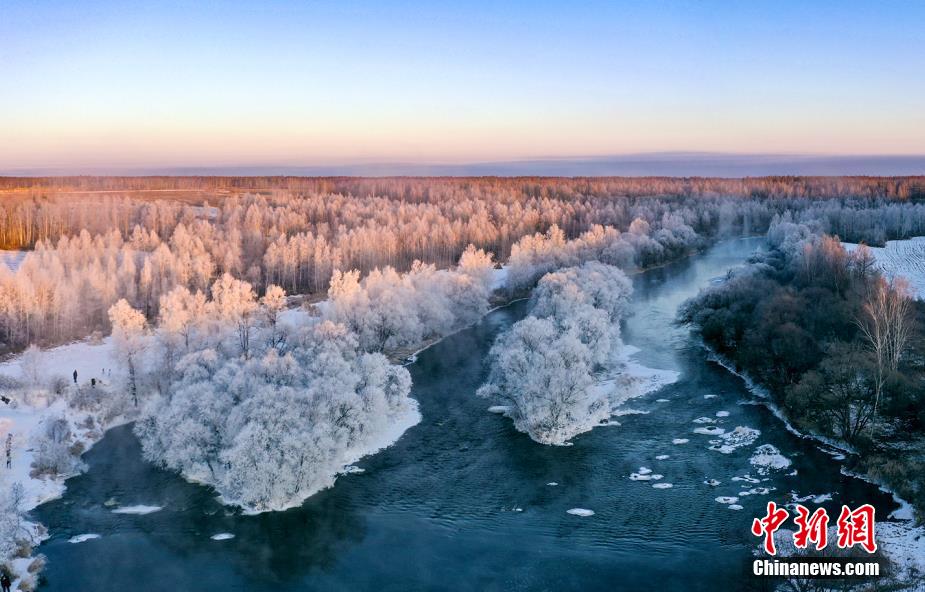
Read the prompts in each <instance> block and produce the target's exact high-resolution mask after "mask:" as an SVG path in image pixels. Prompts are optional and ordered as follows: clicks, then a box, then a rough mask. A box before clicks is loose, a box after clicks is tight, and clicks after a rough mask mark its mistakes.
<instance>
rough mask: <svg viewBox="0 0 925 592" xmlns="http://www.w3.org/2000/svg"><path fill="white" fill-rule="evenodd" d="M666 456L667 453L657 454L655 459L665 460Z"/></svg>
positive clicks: (667, 456)
mask: <svg viewBox="0 0 925 592" xmlns="http://www.w3.org/2000/svg"><path fill="white" fill-rule="evenodd" d="M666 458H670V457H669V455H667V454H659V455H658V456H656V457H655V460H665V459H666Z"/></svg>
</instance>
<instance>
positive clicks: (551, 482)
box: [546, 481, 558, 487]
mask: <svg viewBox="0 0 925 592" xmlns="http://www.w3.org/2000/svg"><path fill="white" fill-rule="evenodd" d="M546 485H548V486H550V487H555V486H557V485H558V483H556V482H555V481H550V482H549V483H547V484H546Z"/></svg>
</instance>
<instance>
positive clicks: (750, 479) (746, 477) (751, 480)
mask: <svg viewBox="0 0 925 592" xmlns="http://www.w3.org/2000/svg"><path fill="white" fill-rule="evenodd" d="M732 480H733V481H745V482H746V483H761V480H760V479H755V478H754V477H752V476H751V475H749V474H748V473H746V474H744V475H742V476H741V477H733V478H732Z"/></svg>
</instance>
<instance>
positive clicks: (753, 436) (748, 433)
mask: <svg viewBox="0 0 925 592" xmlns="http://www.w3.org/2000/svg"><path fill="white" fill-rule="evenodd" d="M760 435H761V432H760V431H759V430H756V429H755V428H748V427H745V426H736V428H735V429H734V430H732V431H730V432H726V433H725V434H722V435H720V438H719V439H718V440H710V450H715V451H717V452H721V453H723V454H732V452H733V451H735V450H736V449H737V448H741V447H743V446H748V445H749V444H752V443H753V442H754V441H755V440H757V439H758V436H760Z"/></svg>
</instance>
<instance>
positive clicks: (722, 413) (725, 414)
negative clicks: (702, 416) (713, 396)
mask: <svg viewBox="0 0 925 592" xmlns="http://www.w3.org/2000/svg"><path fill="white" fill-rule="evenodd" d="M716 417H729V412H728V411H717V412H716Z"/></svg>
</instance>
